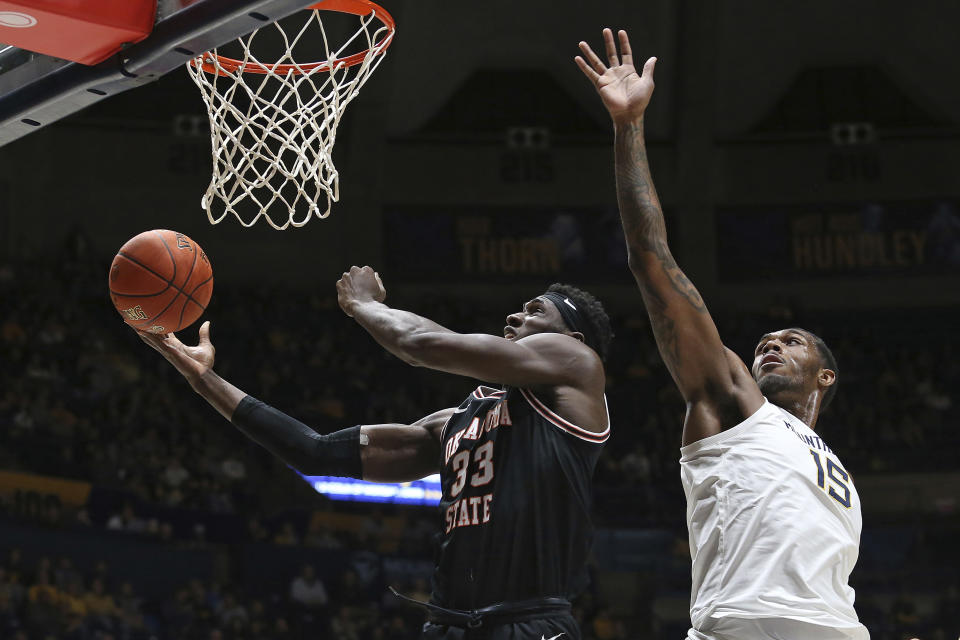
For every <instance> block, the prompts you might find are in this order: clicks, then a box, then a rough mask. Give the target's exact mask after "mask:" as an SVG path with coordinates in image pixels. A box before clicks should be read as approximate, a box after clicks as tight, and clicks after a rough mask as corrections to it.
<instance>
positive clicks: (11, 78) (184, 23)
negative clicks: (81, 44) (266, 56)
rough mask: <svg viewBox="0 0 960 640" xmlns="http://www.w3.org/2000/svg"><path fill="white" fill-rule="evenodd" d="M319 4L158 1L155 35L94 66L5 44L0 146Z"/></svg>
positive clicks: (0, 60)
mask: <svg viewBox="0 0 960 640" xmlns="http://www.w3.org/2000/svg"><path fill="white" fill-rule="evenodd" d="M316 4H320V5H322V4H323V3H322V2H320V3H318V2H317V0H158V1H157V17H156V24H155V26H154V29H153V31H152V32H151V34H150V35H149V36H148V37H147V38H146V39H145V40H142V41H141V42H139V43H137V44H135V45H132V46H130V47H128V48H126V49H124V50H122V51H121V52H120V53H118V54H116V55H114V56H113V57H111V58H108V59H107V60H105V61H104V62H101V63H100V64H98V65H95V66H86V65H82V64H78V63H75V62H69V61H67V60H60V59H57V58H52V57H50V56H45V55H42V54H38V53H32V52H29V51H25V50H23V49H18V48H16V47H13V46H8V45H5V44H0V146H2V145H5V144H7V143H9V142H12V141H13V140H16V139H17V138H20V137H21V136H24V135H27V134H28V133H31V132H33V131H36V130H37V129H39V128H41V127H44V126H46V125H48V124H50V123H51V122H55V121H57V120H59V119H60V118H63V117H64V116H67V115H70V114H71V113H74V112H76V111H79V110H80V109H83V108H84V107H86V106H88V105H91V104H93V103H95V102H97V101H99V100H103V99H104V98H107V97H109V96H112V95H115V94H117V93H121V92H123V91H126V90H128V89H132V88H134V87H138V86H141V85H143V84H147V83H149V82H153V81H154V80H156V79H158V78H160V77H161V76H163V75H164V74H166V73H168V72H170V71H173V70H174V69H177V68H179V67H181V66H183V65H184V64H185V63H186V62H187V61H188V60H190V59H191V58H193V57H194V56H196V55H197V54H199V53H202V52H204V51H209V50H210V49H213V48H215V47H218V46H221V45H223V44H224V43H227V42H230V41H232V40H235V39H236V38H238V37H240V36H242V35H244V34H247V33H249V32H251V31H253V30H254V29H256V28H257V27H260V26H262V25H264V24H266V23H268V22H274V21H277V20H279V19H280V18H283V17H284V16H287V15H289V14H291V13H293V12H294V11H297V10H299V9H303V8H304V7H306V6H309V5H316ZM0 40H2V38H0Z"/></svg>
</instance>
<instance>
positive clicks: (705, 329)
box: [576, 29, 763, 445]
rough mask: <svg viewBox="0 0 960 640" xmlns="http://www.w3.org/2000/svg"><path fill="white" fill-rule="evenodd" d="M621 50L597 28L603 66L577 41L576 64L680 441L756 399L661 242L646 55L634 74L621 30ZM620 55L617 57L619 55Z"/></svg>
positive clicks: (745, 412)
mask: <svg viewBox="0 0 960 640" xmlns="http://www.w3.org/2000/svg"><path fill="white" fill-rule="evenodd" d="M618 36H619V40H620V52H621V54H622V56H621V55H618V54H617V46H616V43H615V41H614V37H613V33H612V32H611V31H610V30H609V29H604V31H603V39H604V44H605V48H606V54H607V59H608V63H609V67H608V66H607V65H605V64H604V63H603V62H602V61H601V60H600V58H599V57H598V56H597V55H596V54H595V53H594V52H593V50H592V49H590V47H589V46H588V45H587V44H586V43H585V42H581V43H580V48H581V50H582V51H583V53H584V56H585V58H586V60H584V58H581V57H580V56H577V58H576V62H577V65H578V66H579V67H580V69H581V71H583V73H584V75H586V76H587V78H589V79H590V80H591V81H592V82H593V83H594V86H595V87H596V89H597V92H598V93H599V94H600V97H601V99H602V100H603V103H604V106H606V108H607V110H608V111H609V112H610V116H611V118H612V119H613V124H614V133H615V142H614V159H615V167H616V176H617V201H618V203H619V205H620V218H621V221H622V223H623V231H624V235H625V237H626V241H627V253H628V256H629V261H630V270H631V271H632V272H633V276H634V278H635V279H636V281H637V284H638V285H639V287H640V293H641V295H642V296H643V301H644V304H645V305H646V308H647V314H648V315H649V316H650V324H651V326H652V328H653V333H654V337H655V338H656V340H657V347H658V348H659V349H660V355H661V356H662V357H663V360H664V363H665V364H666V365H667V369H669V371H670V375H672V376H673V379H674V381H675V382H676V383H677V386H678V387H679V389H680V392H681V393H682V394H683V397H684V400H685V401H686V403H687V417H686V421H685V423H684V430H683V444H685V445H686V444H689V443H691V442H696V441H697V440H700V439H702V438H705V437H708V436H710V435H713V434H715V433H719V432H720V431H722V430H723V429H726V428H729V427H732V426H734V425H736V424H737V423H739V422H740V421H741V420H743V419H744V418H745V417H747V416H749V415H751V414H752V413H753V412H754V411H756V410H757V409H758V408H759V407H760V405H761V404H763V396H762V395H761V393H760V389H759V388H758V387H757V385H756V383H755V382H754V381H753V378H752V377H751V376H750V373H749V372H748V371H747V368H746V366H745V365H744V364H743V361H741V360H740V358H739V357H737V355H736V354H734V353H733V352H732V351H730V350H729V349H727V348H725V347H724V346H723V343H722V342H721V340H720V335H719V334H718V332H717V327H716V325H715V324H714V322H713V319H712V318H711V317H710V313H709V312H708V311H707V308H706V305H705V304H704V302H703V298H701V297H700V293H699V292H698V291H697V289H696V287H694V286H693V283H692V282H690V280H689V279H688V278H687V276H686V275H685V274H684V273H683V271H681V270H680V267H678V266H677V263H676V261H675V260H674V258H673V254H671V252H670V248H669V246H668V245H667V232H666V226H665V224H664V220H663V211H662V210H661V208H660V200H659V198H658V197H657V191H656V189H655V188H654V186H653V179H652V178H651V176H650V166H649V164H648V162H647V150H646V146H645V144H644V136H643V116H644V112H645V111H646V108H647V105H648V104H649V103H650V97H651V96H652V94H653V69H654V65H655V64H656V58H650V59H649V60H647V62H646V64H645V65H644V66H643V72H642V74H641V75H638V74H637V72H636V69H635V68H634V66H633V57H632V55H631V52H630V41H629V39H628V38H627V33H626V32H625V31H620V32H619V34H618ZM621 57H622V60H621Z"/></svg>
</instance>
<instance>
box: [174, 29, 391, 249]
mask: <svg viewBox="0 0 960 640" xmlns="http://www.w3.org/2000/svg"><path fill="white" fill-rule="evenodd" d="M322 13H326V12H323V11H320V10H310V11H305V12H302V14H303V15H304V16H306V17H307V20H306V21H305V23H304V25H303V27H302V28H300V29H299V31H297V33H296V35H295V36H294V37H292V38H291V37H288V35H287V33H285V32H284V29H283V27H282V26H281V25H280V24H279V23H273V27H274V28H276V29H277V30H279V32H280V35H281V37H282V40H283V43H284V45H285V46H286V54H285V55H284V56H283V57H282V58H280V59H279V60H272V61H271V62H262V61H260V60H258V59H257V58H256V56H255V55H254V53H253V41H254V38H256V36H257V33H258V32H260V31H262V30H265V29H269V28H270V27H267V26H265V27H262V28H261V29H258V30H256V31H254V32H253V33H251V34H250V35H248V36H245V37H243V38H241V39H240V40H239V41H238V42H239V44H240V45H241V47H242V49H243V56H242V58H238V59H237V62H239V63H240V64H239V65H229V64H228V65H227V66H225V64H224V63H223V62H222V61H221V60H220V59H218V58H217V57H216V50H214V51H212V52H211V54H212V55H205V56H200V57H198V58H196V59H195V60H194V61H193V62H191V63H189V64H187V69H188V70H189V71H190V75H191V77H192V78H193V80H194V82H195V83H196V84H197V86H199V87H200V92H201V93H202V94H203V99H204V102H205V103H206V105H207V112H208V114H209V116H210V136H211V142H212V145H213V177H212V178H211V180H210V186H209V187H207V191H206V193H205V194H204V195H203V198H202V199H201V206H202V207H203V208H204V209H205V210H206V212H207V217H209V218H210V222H211V223H212V224H217V223H218V222H220V221H221V220H223V219H224V218H225V217H226V216H227V214H230V213H232V214H234V215H235V216H236V217H237V219H238V220H239V221H240V222H241V223H242V224H243V226H245V227H250V226H252V225H253V224H254V223H256V222H257V220H259V219H260V218H261V217H264V218H266V221H267V223H268V224H270V226H272V227H273V228H274V229H278V230H283V229H286V228H287V227H288V226H290V225H292V226H294V227H302V226H303V225H305V224H306V223H307V222H309V221H310V219H311V218H312V217H313V216H316V217H318V218H325V217H327V216H328V215H329V214H330V207H331V205H332V203H334V202H336V201H337V200H338V199H339V184H338V174H337V169H336V167H335V166H334V164H333V156H332V151H333V144H334V142H335V141H336V135H337V126H338V125H339V124H340V117H341V116H342V115H343V112H344V109H346V106H347V105H348V104H349V103H350V101H351V100H353V99H354V98H355V97H356V96H357V93H358V92H359V90H360V87H362V86H363V85H364V83H365V82H366V81H367V79H368V78H369V77H370V74H371V73H373V70H374V69H376V68H377V65H379V64H380V62H381V61H382V60H383V58H384V55H383V54H384V53H385V50H386V48H387V46H389V44H390V38H389V37H385V36H386V35H387V32H388V31H389V29H388V27H387V26H386V25H384V24H383V23H382V22H380V21H379V19H377V18H376V16H375V15H374V14H373V13H371V14H369V15H367V16H358V18H359V20H360V23H361V24H360V28H359V29H358V30H357V32H356V33H355V34H354V35H353V36H352V37H351V38H350V39H349V40H347V41H346V42H345V43H343V45H341V46H340V47H338V48H337V49H331V48H330V43H329V41H328V40H327V34H326V32H325V31H324V28H323V22H322V20H321V14H322ZM374 25H379V26H378V27H376V28H374ZM318 29H319V34H318V33H317V30H318ZM288 30H289V26H288ZM308 32H309V35H305V34H308ZM318 36H319V38H322V43H323V48H324V50H325V52H326V58H325V59H324V60H321V62H324V63H325V64H321V65H316V66H315V67H314V66H313V65H312V64H310V63H303V62H301V63H297V62H296V61H294V60H293V59H292V57H291V52H292V50H293V49H294V47H295V46H296V45H297V43H298V42H299V41H300V40H301V39H306V38H310V39H315V38H317V37H318ZM358 39H360V40H359V41H358ZM362 39H365V40H366V45H367V53H366V55H365V56H364V57H363V59H362V61H361V62H359V63H358V64H355V65H353V66H346V65H345V64H344V63H343V62H336V63H335V64H332V65H331V64H330V61H337V60H338V59H339V58H342V57H344V52H346V51H347V50H348V48H349V47H351V45H353V48H354V49H356V48H358V47H359V46H360V45H362V44H363V42H362ZM355 41H358V42H357V43H356V44H354V43H355ZM378 42H379V44H378ZM275 53H276V52H274V55H275ZM203 62H206V63H207V64H208V65H209V66H211V67H213V68H214V69H215V70H216V72H217V73H210V72H207V71H204V70H203V69H202V68H201V66H200V64H201V63H203ZM281 64H286V65H291V66H292V68H290V69H289V70H278V69H277V66H278V65H281ZM234 67H238V68H236V69H235V68H234ZM251 68H258V69H262V70H264V71H266V73H251V72H250V69H251ZM244 69H247V72H246V73H244ZM284 71H285V72H284Z"/></svg>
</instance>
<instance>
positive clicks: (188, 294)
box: [110, 242, 213, 311]
mask: <svg viewBox="0 0 960 640" xmlns="http://www.w3.org/2000/svg"><path fill="white" fill-rule="evenodd" d="M164 244H166V242H164ZM168 250H169V249H168ZM117 255H118V256H122V257H123V258H126V259H127V260H129V261H130V262H132V263H133V264H135V265H137V266H138V267H140V268H142V269H144V270H146V271H147V272H149V273H151V274H153V275H155V276H157V277H158V278H160V279H161V280H163V281H164V282H166V283H167V288H166V289H164V290H163V291H161V292H160V293H150V294H146V293H145V294H143V295H140V294H136V293H117V292H116V291H114V290H113V289H111V290H110V293H116V295H118V296H125V297H127V298H152V297H156V296H159V295H160V294H162V293H165V292H166V291H167V289H169V288H170V287H173V288H174V289H176V290H177V291H179V292H180V293H182V294H183V295H185V296H187V298H189V299H190V300H192V301H193V303H194V304H195V305H197V306H198V307H200V308H201V309H203V310H204V311H206V310H207V307H206V306H205V305H202V304H200V303H199V302H198V301H197V299H196V298H194V297H193V293H194V292H195V291H196V290H197V289H199V288H200V287H202V286H203V285H205V284H206V283H208V282H210V281H211V280H213V274H211V275H210V277H209V278H207V279H206V280H204V281H203V282H201V283H200V284H198V285H197V286H195V287H194V288H193V290H192V291H190V293H187V292H186V291H184V290H183V289H181V288H180V287H178V286H177V285H175V284H174V283H173V280H167V279H166V278H164V277H163V276H162V275H160V274H159V273H157V272H156V271H154V270H153V269H151V268H150V267H148V266H147V265H145V264H143V263H142V262H140V261H139V260H137V259H136V258H131V257H130V256H128V255H127V254H125V253H124V252H122V251H121V252H119V253H118V254H117ZM174 277H176V268H174ZM184 284H186V283H184ZM174 300H176V298H174Z"/></svg>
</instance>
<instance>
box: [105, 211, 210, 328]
mask: <svg viewBox="0 0 960 640" xmlns="http://www.w3.org/2000/svg"><path fill="white" fill-rule="evenodd" d="M212 293H213V269H212V268H211V266H210V260H209V259H208V258H207V254H205V253H204V252H203V249H201V248H200V246H199V245H198V244H197V243H196V242H194V241H193V240H191V239H190V238H188V237H187V236H185V235H183V234H182V233H177V232H176V231H168V230H166V229H154V230H153V231H144V232H143V233H141V234H140V235H138V236H134V237H133V238H130V240H128V241H127V242H126V244H124V245H123V246H122V247H120V251H118V252H117V255H116V257H115V258H114V259H113V264H111V265H110V299H111V300H113V306H115V307H116V308H117V311H119V312H120V315H121V316H122V317H123V320H124V322H126V323H127V324H129V325H130V326H131V327H135V328H137V329H140V330H141V331H149V332H150V333H170V332H173V331H179V330H180V329H184V328H186V327H189V326H190V325H191V324H193V323H194V322H195V321H196V319H197V318H199V317H200V315H201V314H203V312H204V310H206V308H207V303H208V302H210V295H211V294H212Z"/></svg>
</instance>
